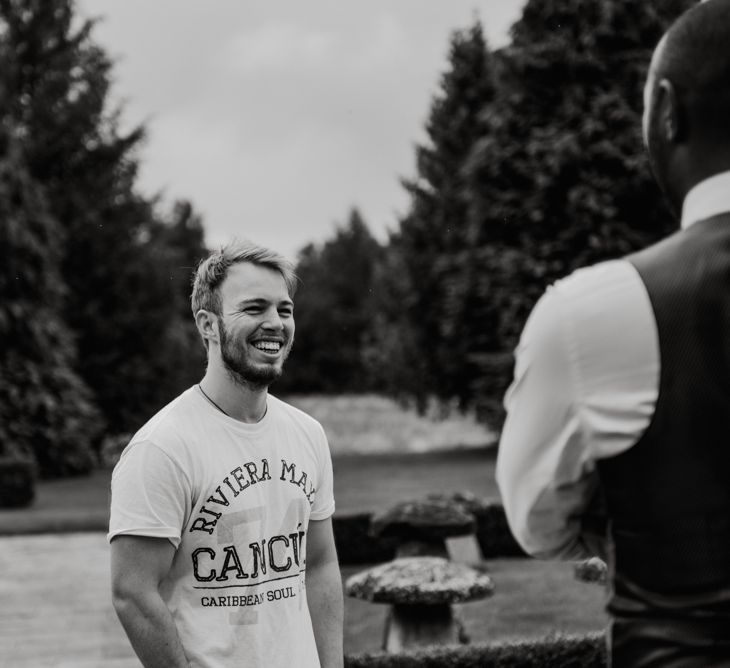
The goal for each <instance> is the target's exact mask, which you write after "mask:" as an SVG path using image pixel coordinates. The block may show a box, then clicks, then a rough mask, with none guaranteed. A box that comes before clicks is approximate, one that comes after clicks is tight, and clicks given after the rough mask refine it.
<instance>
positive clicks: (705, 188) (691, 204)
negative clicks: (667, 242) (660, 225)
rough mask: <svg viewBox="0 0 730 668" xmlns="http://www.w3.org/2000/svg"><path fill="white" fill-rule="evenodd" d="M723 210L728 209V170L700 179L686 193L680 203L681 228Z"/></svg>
mask: <svg viewBox="0 0 730 668" xmlns="http://www.w3.org/2000/svg"><path fill="white" fill-rule="evenodd" d="M725 211H730V171H727V172H720V173H719V174H715V175H714V176H711V177H710V178H709V179H705V180H704V181H700V182H699V183H698V184H697V185H696V186H695V187H694V188H692V189H691V190H690V191H689V192H688V193H687V196H686V197H685V198H684V204H683V205H682V229H684V228H687V227H689V226H690V225H692V223H696V222H697V221H699V220H705V219H706V218H712V216H716V215H717V214H718V213H724V212H725Z"/></svg>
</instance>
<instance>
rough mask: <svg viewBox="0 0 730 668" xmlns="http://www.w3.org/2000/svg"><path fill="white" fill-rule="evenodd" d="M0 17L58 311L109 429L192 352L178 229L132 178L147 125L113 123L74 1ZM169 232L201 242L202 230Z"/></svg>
mask: <svg viewBox="0 0 730 668" xmlns="http://www.w3.org/2000/svg"><path fill="white" fill-rule="evenodd" d="M0 25H2V27H3V30H2V32H1V33H0V39H2V41H3V43H4V44H5V45H6V47H7V49H6V53H7V54H8V57H7V58H6V59H5V61H4V68H3V72H2V73H0V79H2V85H3V87H4V88H5V90H6V92H7V97H8V101H9V105H8V110H9V115H10V117H11V118H12V121H13V124H14V127H16V128H17V132H18V137H19V140H20V142H21V146H22V152H23V155H24V160H25V162H26V164H27V165H28V170H29V172H30V176H31V178H32V179H33V180H34V181H35V182H37V183H38V184H39V185H40V186H41V187H42V189H43V192H44V195H45V199H46V201H47V205H48V209H49V210H50V211H51V212H52V214H53V216H54V218H55V219H57V220H58V222H59V223H60V225H61V227H62V229H63V232H64V244H63V247H62V258H61V280H62V282H63V283H65V284H66V285H67V286H68V294H67V299H66V300H65V303H64V306H65V308H64V313H63V317H64V319H65V320H66V322H67V323H68V325H69V327H70V328H71V330H72V331H73V332H74V333H75V337H76V340H77V343H78V348H79V350H80V352H81V354H80V355H79V356H78V361H77V363H76V364H77V369H78V372H79V373H80V375H81V376H82V378H83V379H84V380H85V381H86V383H87V384H88V385H89V386H90V388H91V389H92V391H93V393H94V396H95V398H96V401H97V403H98V405H99V406H100V407H101V409H102V411H103V413H104V415H105V417H106V420H107V423H108V426H109V429H110V430H111V431H112V432H119V431H125V430H131V429H134V428H136V427H137V426H138V425H139V424H140V423H141V422H142V421H143V420H144V419H146V418H147V417H148V416H149V415H151V414H152V413H153V412H154V410H155V409H157V408H159V407H160V406H161V405H162V404H164V403H165V402H166V401H168V400H169V399H170V398H171V397H172V396H173V395H174V393H175V391H177V390H179V389H180V388H179V384H180V383H181V382H182V378H181V377H180V376H179V374H178V371H179V363H180V360H181V359H188V357H189V353H190V352H191V350H194V351H196V352H198V345H197V344H194V343H193V340H194V337H191V336H189V335H188V334H189V332H188V331H187V330H184V331H185V332H186V334H185V335H184V336H181V330H179V328H178V326H180V325H181V317H182V311H183V309H182V307H181V302H180V299H179V298H178V297H177V295H178V293H179V291H180V285H179V281H178V280H177V279H176V278H173V279H172V280H171V277H170V274H171V272H172V273H174V272H178V273H179V270H178V269H174V267H178V266H179V263H180V261H181V258H182V256H180V253H179V250H180V248H181V247H180V246H179V244H178V241H179V239H178V238H177V237H179V236H180V235H179V234H177V236H176V234H173V233H164V234H163V233H161V232H160V230H161V229H162V228H163V227H164V225H165V221H163V220H161V219H160V216H159V215H158V214H157V213H156V211H155V206H154V202H153V201H151V200H149V199H146V198H144V197H142V196H141V195H140V194H139V193H138V192H137V191H136V189H135V182H136V177H137V159H136V151H137V148H138V147H139V145H140V142H141V140H142V139H143V135H144V132H143V129H142V128H136V129H134V130H132V131H131V132H129V133H126V134H124V133H122V132H120V129H119V116H120V111H119V110H118V109H117V110H109V109H108V108H107V102H108V92H109V86H110V73H111V63H110V61H109V58H108V57H107V56H106V54H105V53H104V51H103V50H102V49H101V48H99V47H98V46H97V45H96V44H95V43H94V41H93V40H92V37H91V33H92V29H93V24H92V23H91V22H88V21H86V22H83V23H79V22H78V21H77V20H76V18H75V16H74V4H73V2H72V0H0ZM172 227H173V228H174V227H175V226H174V225H172ZM198 228H199V225H198ZM178 232H181V233H183V236H185V235H187V241H185V242H184V243H185V244H187V243H188V242H191V243H192V245H193V246H195V245H197V246H200V245H201V243H202V242H201V239H200V236H201V234H200V229H193V228H189V229H188V228H186V227H185V226H184V225H183V226H182V227H180V228H179V230H178ZM167 242H169V243H170V244H172V246H171V247H170V248H166V247H164V246H165V243H167ZM183 245H184V244H183ZM188 255H189V253H188ZM183 261H184V262H185V264H186V265H187V263H188V262H191V263H192V260H191V258H189V257H187V258H185V259H184V260H183ZM171 263H172V264H171ZM188 321H189V316H188V315H186V318H185V322H186V323H188ZM185 326H186V327H187V324H186V325H185ZM191 346H195V347H194V348H191ZM191 359H193V358H191ZM195 359H197V358H195ZM201 371H202V368H201ZM189 375H190V374H187V376H189ZM173 388H174V389H173Z"/></svg>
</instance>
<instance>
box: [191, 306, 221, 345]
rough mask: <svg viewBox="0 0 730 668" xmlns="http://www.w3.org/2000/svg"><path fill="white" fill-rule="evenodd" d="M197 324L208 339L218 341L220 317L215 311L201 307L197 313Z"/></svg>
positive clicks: (201, 334)
mask: <svg viewBox="0 0 730 668" xmlns="http://www.w3.org/2000/svg"><path fill="white" fill-rule="evenodd" d="M195 326H196V327H197V328H198V332H200V336H202V337H203V338H204V339H205V340H206V341H209V342H210V341H215V342H216V343H218V317H217V316H216V315H215V314H214V313H211V312H210V311H206V310H205V309H200V310H199V311H198V312H197V313H196V314H195Z"/></svg>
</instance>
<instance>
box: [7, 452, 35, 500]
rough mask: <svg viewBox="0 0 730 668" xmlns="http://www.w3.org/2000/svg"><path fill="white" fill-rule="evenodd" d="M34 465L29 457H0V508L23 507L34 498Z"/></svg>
mask: <svg viewBox="0 0 730 668" xmlns="http://www.w3.org/2000/svg"><path fill="white" fill-rule="evenodd" d="M35 481H36V465H35V463H34V462H33V461H32V460H30V459H18V458H13V457H1V458H0V508H23V507H25V506H29V505H30V504H31V503H32V502H33V499H34V498H35Z"/></svg>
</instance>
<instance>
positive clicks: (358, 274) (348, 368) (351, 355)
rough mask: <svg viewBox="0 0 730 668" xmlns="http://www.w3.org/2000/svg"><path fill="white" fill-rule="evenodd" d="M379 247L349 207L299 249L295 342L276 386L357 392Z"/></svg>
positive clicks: (365, 385)
mask: <svg viewBox="0 0 730 668" xmlns="http://www.w3.org/2000/svg"><path fill="white" fill-rule="evenodd" d="M380 254H381V246H380V244H379V243H378V242H377V240H375V239H374V238H373V236H372V235H371V233H370V231H369V229H368V227H367V225H366V224H365V222H364V221H363V219H362V216H361V215H360V213H359V212H358V211H357V209H353V210H352V211H351V212H350V216H349V219H348V221H347V224H346V225H344V226H342V227H338V228H337V230H336V231H335V235H334V237H333V238H332V239H330V240H328V241H326V242H325V243H324V244H323V245H322V246H315V245H313V244H310V245H308V246H307V247H305V248H304V249H303V250H302V251H301V252H300V254H299V260H298V263H297V275H298V277H299V288H298V290H297V294H296V298H295V321H296V342H295V344H294V349H293V351H292V354H291V359H290V360H289V362H287V371H286V374H284V376H283V377H282V380H281V381H280V383H279V384H278V386H277V387H278V388H279V389H280V390H281V391H296V392H361V391H365V390H368V389H370V388H371V386H372V374H371V372H370V370H369V369H368V367H367V365H366V364H365V361H364V359H363V346H364V341H365V340H366V338H367V337H368V334H369V332H370V328H371V326H372V307H371V299H372V286H373V276H374V272H375V266H376V263H377V262H378V259H379V257H380Z"/></svg>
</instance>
